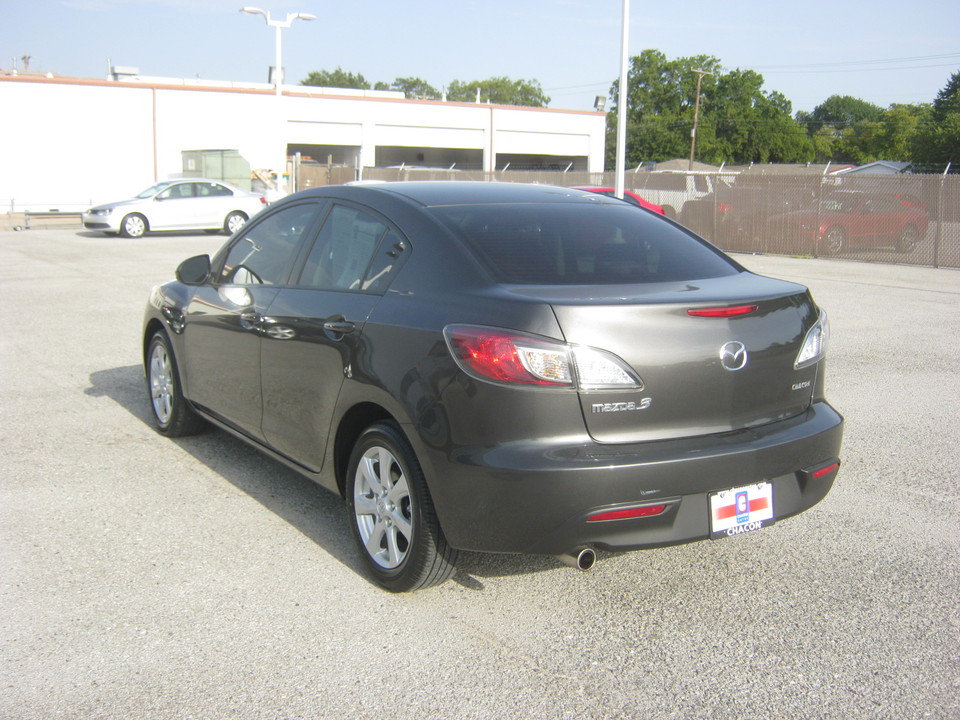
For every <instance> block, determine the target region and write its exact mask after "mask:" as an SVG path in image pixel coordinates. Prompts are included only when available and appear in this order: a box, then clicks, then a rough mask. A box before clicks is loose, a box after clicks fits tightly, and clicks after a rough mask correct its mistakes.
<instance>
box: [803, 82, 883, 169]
mask: <svg viewBox="0 0 960 720" xmlns="http://www.w3.org/2000/svg"><path fill="white" fill-rule="evenodd" d="M883 115H884V109H883V108H881V107H880V106H879V105H874V104H873V103H869V102H867V101H866V100H861V99H860V98H855V97H852V96H850V95H831V96H830V97H828V98H827V99H826V100H824V101H823V102H822V103H820V104H819V105H817V106H816V107H815V108H814V109H813V112H812V113H806V112H800V113H797V121H798V122H799V123H801V124H803V125H805V126H806V128H807V132H808V134H809V136H810V139H811V145H812V147H813V148H814V159H816V160H817V161H819V162H826V161H835V162H849V163H854V164H858V165H859V164H863V163H867V162H872V161H874V160H876V159H878V155H877V151H878V150H879V147H880V143H879V140H878V136H879V135H880V130H881V127H882V122H881V121H882V118H883ZM888 159H890V158H888Z"/></svg>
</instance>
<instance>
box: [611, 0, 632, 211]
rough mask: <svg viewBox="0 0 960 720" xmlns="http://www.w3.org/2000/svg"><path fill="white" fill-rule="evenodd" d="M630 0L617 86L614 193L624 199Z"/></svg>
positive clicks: (624, 15) (626, 7)
mask: <svg viewBox="0 0 960 720" xmlns="http://www.w3.org/2000/svg"><path fill="white" fill-rule="evenodd" d="M629 46H630V0H623V8H622V17H621V20H620V84H619V86H618V87H617V173H616V174H617V177H616V181H615V187H614V194H615V195H616V196H617V197H618V198H620V199H621V200H623V191H624V189H625V187H624V186H625V185H626V177H625V176H626V167H627V101H628V96H629V93H630V89H629V88H628V87H627V85H628V67H629V66H628V64H627V57H628V55H629V53H630V48H629Z"/></svg>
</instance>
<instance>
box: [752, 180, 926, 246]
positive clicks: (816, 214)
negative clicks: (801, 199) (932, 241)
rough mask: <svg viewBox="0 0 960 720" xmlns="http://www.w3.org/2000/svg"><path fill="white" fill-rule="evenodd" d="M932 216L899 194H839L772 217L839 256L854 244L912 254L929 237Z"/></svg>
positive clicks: (774, 220) (804, 238)
mask: <svg viewBox="0 0 960 720" xmlns="http://www.w3.org/2000/svg"><path fill="white" fill-rule="evenodd" d="M929 223H930V217H929V215H928V214H927V211H926V210H925V209H924V208H923V207H922V206H921V207H916V206H911V205H907V204H906V203H904V202H903V201H902V200H901V199H900V198H898V197H897V196H895V195H873V194H867V193H862V192H836V193H831V194H830V195H825V196H824V197H823V199H822V200H820V205H819V208H818V207H817V203H814V204H813V206H812V207H810V208H807V209H806V210H798V211H795V212H791V213H786V214H784V215H778V216H775V217H771V218H770V224H774V225H779V226H781V227H783V226H786V228H785V229H788V230H792V231H793V233H790V234H794V233H796V234H797V235H799V236H800V237H801V238H802V239H803V240H805V241H808V242H812V243H818V244H819V248H820V250H821V252H823V253H825V254H828V255H836V254H837V253H839V252H841V251H843V250H846V249H848V248H850V247H851V246H854V245H864V244H869V245H891V244H892V245H894V246H895V247H896V248H897V250H900V251H901V252H909V251H910V250H912V249H913V248H914V247H915V246H916V244H917V243H918V242H920V240H922V239H923V238H924V236H925V235H926V234H927V225H928V224H929Z"/></svg>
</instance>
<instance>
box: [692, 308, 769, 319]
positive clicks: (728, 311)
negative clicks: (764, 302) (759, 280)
mask: <svg viewBox="0 0 960 720" xmlns="http://www.w3.org/2000/svg"><path fill="white" fill-rule="evenodd" d="M759 308H760V306H759V305H733V306H731V307H715V308H695V309H692V310H687V315H689V316H690V317H705V318H731V317H740V316H741V315H749V314H750V313H753V312H756V311H757V310H758V309H759Z"/></svg>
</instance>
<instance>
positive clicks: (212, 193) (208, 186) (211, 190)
mask: <svg viewBox="0 0 960 720" xmlns="http://www.w3.org/2000/svg"><path fill="white" fill-rule="evenodd" d="M193 185H194V188H195V190H194V194H195V195H196V196H197V197H225V196H229V195H233V192H231V190H230V188H228V187H224V186H223V185H220V184H219V183H194V184H193Z"/></svg>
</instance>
